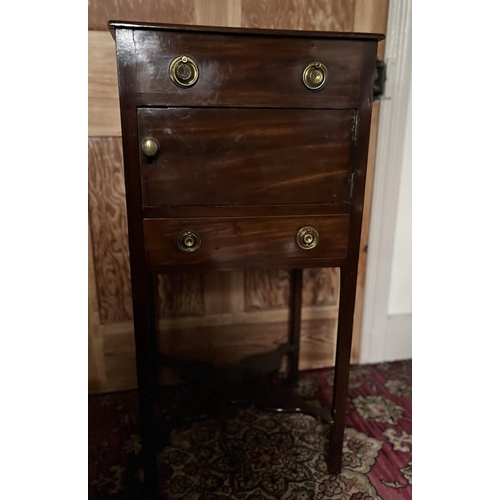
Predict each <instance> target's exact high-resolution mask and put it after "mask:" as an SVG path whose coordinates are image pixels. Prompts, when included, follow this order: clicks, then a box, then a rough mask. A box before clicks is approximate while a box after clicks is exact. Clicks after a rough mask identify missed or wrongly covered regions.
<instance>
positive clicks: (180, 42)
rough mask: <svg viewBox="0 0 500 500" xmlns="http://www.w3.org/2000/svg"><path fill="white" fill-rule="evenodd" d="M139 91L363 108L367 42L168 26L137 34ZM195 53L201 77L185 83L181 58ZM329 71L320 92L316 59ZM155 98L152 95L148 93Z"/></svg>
mask: <svg viewBox="0 0 500 500" xmlns="http://www.w3.org/2000/svg"><path fill="white" fill-rule="evenodd" d="M134 49H135V54H136V55H135V58H136V61H135V67H136V91H137V92H138V93H139V94H141V93H142V94H149V95H151V94H155V96H154V98H155V99H154V102H155V103H157V104H162V105H167V106H249V107H254V106H255V107H261V106H262V107H302V108H344V109H345V108H355V107H357V101H358V93H359V87H360V78H361V67H362V60H363V53H362V52H363V42H362V41H359V40H352V41H351V40H335V39H321V38H318V39H315V38H288V37H283V38H278V37H269V36H262V37H256V36H235V35H230V34H227V35H220V34H206V33H205V34H204V33H178V32H161V31H144V30H138V31H135V32H134ZM183 55H186V56H188V57H191V58H192V59H193V60H194V61H195V62H196V64H197V66H198V70H199V76H198V80H197V81H196V83H195V84H194V85H193V86H192V87H189V88H180V87H178V86H177V85H175V84H174V83H173V81H172V80H171V79H170V75H169V67H170V63H171V62H172V61H173V60H174V59H175V58H176V57H178V56H183ZM316 61H318V62H320V63H322V64H323V65H324V66H325V67H326V68H327V71H328V81H327V83H326V86H325V87H324V88H323V89H322V90H321V91H319V92H313V91H311V90H309V89H308V88H307V87H306V86H305V85H304V83H303V80H302V74H303V71H304V69H305V68H306V67H307V66H308V65H309V64H310V63H312V62H316ZM144 101H145V103H146V104H147V103H149V102H150V100H149V99H147V98H146V99H144Z"/></svg>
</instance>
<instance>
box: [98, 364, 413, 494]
mask: <svg viewBox="0 0 500 500" xmlns="http://www.w3.org/2000/svg"><path fill="white" fill-rule="evenodd" d="M332 383H333V373H332V370H331V369H325V370H310V371H304V372H301V377H300V382H299V386H298V389H297V393H298V394H299V395H300V396H302V397H304V398H306V399H307V400H308V401H310V402H312V403H313V404H323V405H324V406H329V405H331V399H332ZM137 405H138V404H137V393H136V392H135V391H129V392H122V393H114V394H106V395H97V396H90V397H89V476H90V477H89V499H91V500H101V499H108V498H111V499H116V500H131V499H134V500H135V499H142V498H143V496H141V481H142V470H140V466H139V462H138V453H139V451H140V448H141V445H140V440H139V436H138V406H137ZM327 432H328V429H327V426H326V425H325V424H323V423H321V422H318V421H317V420H315V419H314V418H312V417H309V416H305V415H300V414H276V413H267V412H264V411H261V410H259V409H257V408H255V407H253V406H250V405H246V406H244V405H239V406H238V407H232V408H231V410H230V411H229V412H226V413H225V414H224V416H223V417H218V418H212V419H207V420H204V421H198V422H195V423H194V424H192V425H190V426H188V427H187V428H185V429H178V430H176V431H174V432H172V435H171V443H170V446H167V447H165V448H164V449H163V450H162V451H161V452H160V454H159V455H158V458H159V467H160V476H161V490H162V494H163V496H164V497H165V498H169V499H170V498H171V499H183V500H216V499H217V500H222V499H225V500H228V499H238V500H268V499H273V500H274V499H280V500H323V499H325V500H326V499H335V500H347V499H351V500H369V499H383V500H389V499H410V498H411V482H412V462H411V360H405V361H397V362H392V363H381V364H377V365H358V366H353V367H352V368H351V374H350V388H349V407H348V413H347V418H346V436H345V440H344V459H343V470H342V473H341V474H340V475H339V476H338V477H332V476H330V475H329V474H328V472H327V470H326V464H325V453H324V450H325V446H326V443H327Z"/></svg>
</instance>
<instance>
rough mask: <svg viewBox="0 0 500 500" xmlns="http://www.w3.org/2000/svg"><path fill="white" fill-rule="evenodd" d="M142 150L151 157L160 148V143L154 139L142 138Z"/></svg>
mask: <svg viewBox="0 0 500 500" xmlns="http://www.w3.org/2000/svg"><path fill="white" fill-rule="evenodd" d="M141 149H142V152H143V153H144V154H145V155H146V156H148V157H152V156H154V155H155V154H156V153H158V151H159V150H160V145H159V144H158V142H157V141H156V140H155V139H144V140H143V141H142V143H141Z"/></svg>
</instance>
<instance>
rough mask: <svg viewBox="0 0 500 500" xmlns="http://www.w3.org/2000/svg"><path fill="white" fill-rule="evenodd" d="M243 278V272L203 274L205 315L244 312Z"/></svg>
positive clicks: (208, 272) (211, 272) (209, 272)
mask: <svg viewBox="0 0 500 500" xmlns="http://www.w3.org/2000/svg"><path fill="white" fill-rule="evenodd" d="M244 276H245V272H244V271H243V270H241V271H207V272H205V273H203V281H204V289H203V290H204V297H205V310H206V313H207V315H214V314H225V313H241V312H243V311H244V310H245V290H244Z"/></svg>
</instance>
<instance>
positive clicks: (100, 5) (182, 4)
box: [89, 0, 210, 31]
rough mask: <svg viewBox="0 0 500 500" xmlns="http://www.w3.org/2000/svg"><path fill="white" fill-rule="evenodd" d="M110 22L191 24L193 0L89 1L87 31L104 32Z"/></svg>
mask: <svg viewBox="0 0 500 500" xmlns="http://www.w3.org/2000/svg"><path fill="white" fill-rule="evenodd" d="M207 3H210V2H208V1H207ZM110 20H116V21H144V22H155V23H171V24H193V23H194V0H89V30H101V31H106V30H107V29H108V27H107V23H108V21H110Z"/></svg>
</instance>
